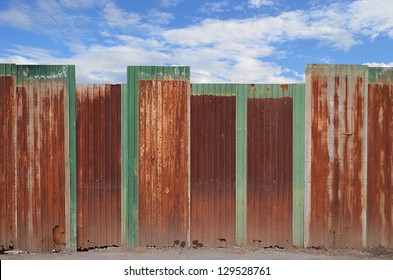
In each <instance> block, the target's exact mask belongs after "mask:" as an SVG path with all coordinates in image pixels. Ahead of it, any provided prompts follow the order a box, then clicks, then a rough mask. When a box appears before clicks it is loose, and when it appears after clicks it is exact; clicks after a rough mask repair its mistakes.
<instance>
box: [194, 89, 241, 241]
mask: <svg viewBox="0 0 393 280" xmlns="http://www.w3.org/2000/svg"><path fill="white" fill-rule="evenodd" d="M235 118H236V96H213V95H194V96H191V241H193V242H194V244H193V245H197V244H198V243H202V244H203V245H208V246H233V245H234V244H235V233H236V170H235V167H236V137H235V136H236V129H235V128H236V127H235V125H236V120H235ZM196 241H197V242H196Z"/></svg>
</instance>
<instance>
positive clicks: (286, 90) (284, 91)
mask: <svg viewBox="0 0 393 280" xmlns="http://www.w3.org/2000/svg"><path fill="white" fill-rule="evenodd" d="M280 91H281V92H282V93H286V92H288V85H287V84H284V85H280Z"/></svg>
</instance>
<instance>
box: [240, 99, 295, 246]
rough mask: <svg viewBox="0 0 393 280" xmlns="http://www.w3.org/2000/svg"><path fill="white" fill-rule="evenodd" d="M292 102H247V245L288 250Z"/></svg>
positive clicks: (290, 244) (290, 199)
mask: <svg viewBox="0 0 393 280" xmlns="http://www.w3.org/2000/svg"><path fill="white" fill-rule="evenodd" d="M292 105H293V102H292V98H290V97H282V98H279V99H278V98H263V99H261V98H258V99H257V98H249V99H248V102H247V110H248V112H247V241H248V244H249V245H258V246H264V247H266V246H275V245H278V246H283V247H289V246H292Z"/></svg>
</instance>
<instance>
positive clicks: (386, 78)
mask: <svg viewBox="0 0 393 280" xmlns="http://www.w3.org/2000/svg"><path fill="white" fill-rule="evenodd" d="M368 82H369V83H390V84H391V83H393V67H369V68H368Z"/></svg>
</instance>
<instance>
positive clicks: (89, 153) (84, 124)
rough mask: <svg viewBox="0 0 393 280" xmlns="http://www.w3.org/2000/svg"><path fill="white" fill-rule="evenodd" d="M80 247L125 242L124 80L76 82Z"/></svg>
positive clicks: (116, 244) (86, 247)
mask: <svg viewBox="0 0 393 280" xmlns="http://www.w3.org/2000/svg"><path fill="white" fill-rule="evenodd" d="M76 98H77V103H76V110H77V123H76V127H77V132H76V133H77V135H76V137H77V215H78V219H77V224H78V226H77V231H78V240H77V242H78V249H88V248H95V247H103V246H119V245H121V244H120V243H121V240H120V239H121V166H120V163H121V162H120V160H121V158H120V156H121V142H120V140H121V139H120V138H121V131H120V130H121V119H120V118H121V85H109V84H107V85H78V86H77V93H76Z"/></svg>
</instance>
